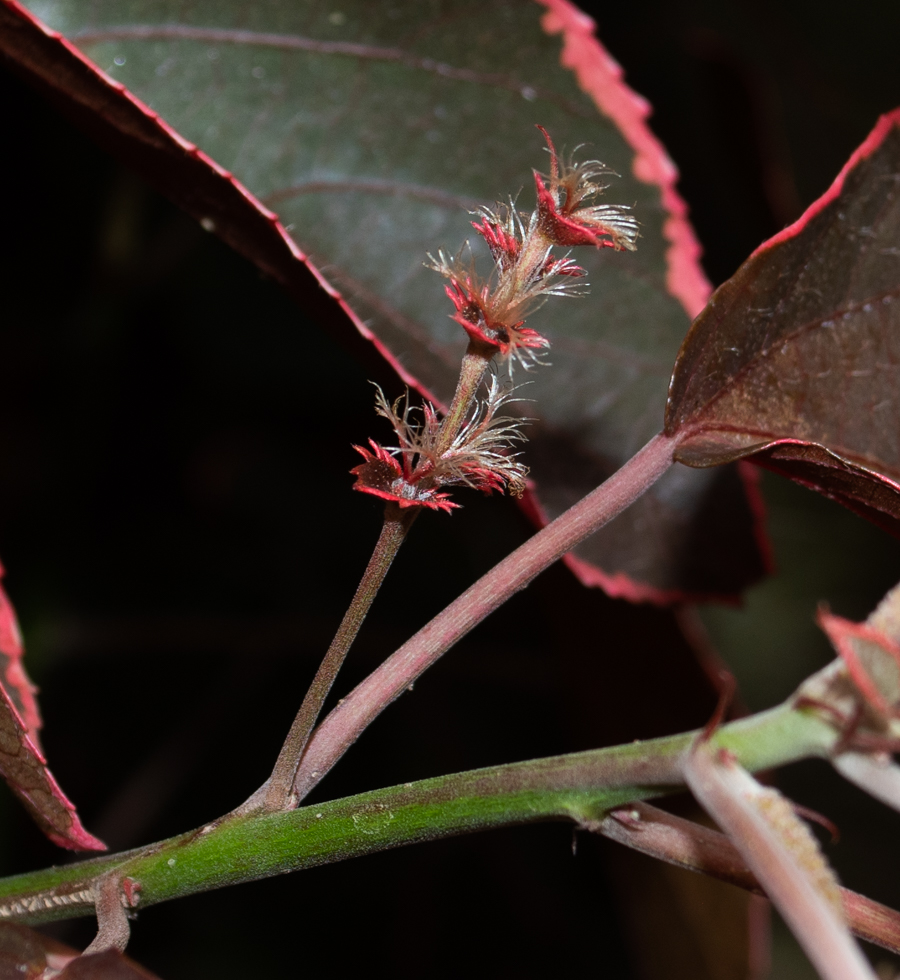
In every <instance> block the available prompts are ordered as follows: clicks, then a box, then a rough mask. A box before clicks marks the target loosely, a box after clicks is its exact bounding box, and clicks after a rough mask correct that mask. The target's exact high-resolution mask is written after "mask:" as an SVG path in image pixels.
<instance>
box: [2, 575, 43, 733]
mask: <svg viewBox="0 0 900 980" xmlns="http://www.w3.org/2000/svg"><path fill="white" fill-rule="evenodd" d="M3 574H4V572H3V565H2V564H0V579H2V578H3ZM24 653H25V651H24V649H23V647H22V634H21V632H20V631H19V624H18V622H17V620H16V612H15V610H14V609H13V607H12V603H11V602H10V601H9V598H8V596H7V595H6V593H5V592H4V591H3V586H2V585H0V688H2V689H3V690H4V691H5V692H6V694H7V695H8V697H9V699H10V701H12V703H13V705H14V706H15V709H16V711H18V713H19V718H20V719H21V721H22V724H23V725H24V726H25V728H26V730H27V731H28V734H29V735H30V736H31V741H32V742H34V744H35V745H36V746H37V747H38V748H40V747H41V743H40V741H39V740H38V731H39V730H40V727H41V715H40V712H39V711H38V706H37V701H36V700H35V697H34V695H35V691H36V690H37V689H36V688H35V686H34V685H33V684H32V683H31V681H30V680H29V679H28V675H27V674H26V673H25V667H24V665H23V663H22V656H23V654H24Z"/></svg>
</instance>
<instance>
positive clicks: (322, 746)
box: [248, 434, 678, 803]
mask: <svg viewBox="0 0 900 980" xmlns="http://www.w3.org/2000/svg"><path fill="white" fill-rule="evenodd" d="M677 445H678V440H677V438H674V437H669V436H666V435H663V434H660V435H657V436H654V438H653V439H651V440H650V442H648V443H647V445H646V446H644V448H643V449H641V450H640V451H639V452H638V453H637V454H636V455H635V456H633V457H632V458H631V459H630V460H629V461H628V462H627V463H626V464H625V465H624V466H623V467H622V468H621V469H620V470H618V471H617V472H616V473H614V474H613V475H612V476H611V477H610V478H609V479H608V480H607V481H606V482H605V483H602V484H601V485H600V486H599V487H597V489H596V490H594V491H593V492H592V493H589V494H588V495H587V496H586V497H584V498H583V499H582V500H580V501H579V502H578V503H577V504H575V505H574V506H573V507H570V508H569V510H567V511H566V512H565V513H564V514H561V515H560V516H559V517H557V518H556V520H555V521H553V522H552V523H550V524H548V525H547V526H546V527H545V528H543V529H542V530H541V531H539V532H538V533H537V534H535V535H534V537H532V538H530V539H529V540H528V541H526V542H525V544H523V545H522V546H521V547H520V548H517V549H516V550H515V551H514V552H513V553H512V554H511V555H509V556H508V557H506V558H505V559H504V560H503V561H501V562H500V563H499V564H498V565H496V566H495V567H494V568H492V569H491V571H489V572H488V573H487V574H486V575H484V576H482V578H480V579H479V580H478V581H477V582H476V583H475V584H474V585H473V586H471V588H469V589H467V590H466V591H465V592H464V593H463V594H462V595H461V596H460V597H459V598H458V599H456V600H455V601H454V602H452V603H451V604H450V605H449V606H447V608H446V609H445V610H444V611H443V612H441V613H440V614H439V615H438V616H436V617H435V618H434V619H433V620H432V621H431V622H430V623H429V624H428V625H427V626H425V627H423V628H422V629H421V630H419V632H418V633H417V634H416V635H415V636H414V637H413V638H412V639H411V640H409V641H408V642H407V643H405V644H404V645H403V646H402V647H400V649H399V650H397V651H396V653H394V654H393V655H392V656H390V657H389V658H388V659H387V660H386V661H385V662H384V663H383V664H382V665H381V666H380V667H378V668H377V669H376V670H375V671H373V672H372V673H371V674H370V675H369V676H368V677H367V678H366V679H365V680H364V681H363V682H362V683H361V684H359V685H358V686H357V687H356V688H355V689H354V690H353V691H352V692H351V693H350V694H349V695H348V696H347V697H346V698H344V700H343V701H342V703H341V704H339V705H338V706H337V707H336V708H335V709H334V710H333V711H332V712H331V713H330V714H329V715H328V717H327V718H325V720H324V721H323V722H322V724H321V725H319V727H318V728H317V729H316V731H315V732H314V733H313V736H312V738H311V739H310V741H309V744H308V745H307V747H306V753H305V755H304V757H303V762H302V763H301V765H300V769H299V771H298V773H297V779H296V781H295V783H294V792H295V794H296V795H297V798H298V799H303V797H305V796H306V795H307V794H308V793H309V792H310V790H311V789H312V788H313V787H314V786H315V785H316V784H317V783H318V782H319V781H320V780H321V779H322V777H323V776H324V775H325V773H327V772H328V771H329V770H330V769H331V768H332V767H333V766H334V764H335V763H336V762H337V761H338V760H339V759H340V758H341V756H342V755H343V754H344V753H345V752H346V751H347V749H349V748H350V746H351V745H352V744H353V743H354V742H355V741H356V740H357V738H359V736H360V735H361V734H362V732H363V731H364V730H365V729H366V727H367V726H368V725H370V724H371V723H372V721H374V719H375V718H377V717H378V715H380V714H381V712H382V711H383V710H384V709H385V708H386V707H387V706H388V705H389V704H390V703H391V702H392V701H394V700H395V699H396V698H398V697H399V696H400V695H401V694H402V693H403V692H404V691H405V690H407V688H409V686H410V685H411V684H412V683H413V682H414V681H415V680H416V679H417V678H418V677H419V676H420V675H421V674H422V673H424V672H425V671H426V670H427V669H428V668H429V667H430V666H431V665H432V664H434V663H435V662H436V661H437V660H438V659H440V657H442V656H443V654H444V653H446V652H447V650H449V649H450V648H451V647H452V646H453V645H454V644H455V643H456V642H457V641H458V640H460V639H462V637H464V636H465V635H466V634H467V633H468V632H469V631H470V630H471V629H473V628H474V627H475V626H477V625H478V624H479V623H480V622H481V621H482V620H483V619H485V618H486V617H487V616H488V615H490V613H492V612H493V611H494V610H495V609H497V608H499V607H500V606H502V605H503V603H504V602H506V601H507V599H509V598H510V597H511V596H513V595H514V594H515V593H516V592H519V591H521V590H522V589H524V588H525V587H526V586H527V585H528V584H529V583H530V582H531V581H532V579H534V578H536V577H537V575H539V574H540V573H541V572H542V571H544V569H546V568H548V567H549V566H550V565H552V564H553V562H555V561H556V560H557V559H559V558H561V557H562V556H563V555H564V554H566V553H567V552H568V551H571V550H572V548H574V547H575V545H577V544H578V543H579V542H581V541H583V540H584V539H585V538H587V537H589V536H590V535H591V534H593V533H594V532H595V531H599V530H600V528H601V527H603V525H604V524H607V523H608V522H609V521H611V520H612V519H613V518H614V517H616V516H617V515H619V514H620V513H621V512H622V511H623V510H625V508H626V507H628V506H629V504H632V503H633V502H634V501H635V500H637V498H638V497H640V496H641V494H643V493H644V491H645V490H647V489H648V488H649V487H651V486H653V484H654V483H655V482H656V481H657V480H658V479H659V478H660V477H661V476H662V475H663V473H665V472H666V470H668V469H669V467H670V466H671V465H672V457H673V453H674V452H675V449H676V447H677ZM263 790H264V788H263ZM258 792H262V791H258ZM255 795H258V794H255ZM253 798H254V797H251V800H252V799H253ZM249 802H250V801H248V803H249Z"/></svg>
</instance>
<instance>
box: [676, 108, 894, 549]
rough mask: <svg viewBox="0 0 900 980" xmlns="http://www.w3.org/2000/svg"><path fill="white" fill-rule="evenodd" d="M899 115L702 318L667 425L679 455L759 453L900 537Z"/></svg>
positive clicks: (696, 458)
mask: <svg viewBox="0 0 900 980" xmlns="http://www.w3.org/2000/svg"><path fill="white" fill-rule="evenodd" d="M898 418H900V110H895V111H894V112H893V113H890V114H889V115H886V116H883V117H882V118H881V120H879V122H878V124H877V126H876V127H875V129H874V130H873V131H872V133H871V134H870V136H869V137H868V139H867V140H866V141H865V142H864V143H863V144H862V146H861V147H860V148H859V149H858V150H857V151H856V153H854V155H853V157H851V159H850V161H849V163H848V164H847V166H846V167H845V168H844V170H843V171H842V172H841V174H840V175H839V176H838V178H837V179H836V180H835V182H834V184H833V185H832V187H831V188H830V189H829V191H828V192H827V193H826V194H825V195H824V196H823V197H822V198H820V199H819V200H818V201H817V202H816V203H815V204H813V205H812V206H811V207H810V208H809V209H808V211H807V212H806V214H804V215H803V217H801V218H800V219H799V220H798V221H797V222H796V223H795V224H794V225H792V226H790V227H789V228H787V229H785V231H783V232H781V233H780V234H778V235H776V236H775V237H774V238H773V239H771V240H770V241H769V242H766V243H765V244H764V245H762V246H761V247H760V248H759V249H757V250H756V252H754V254H753V255H752V256H751V257H750V258H749V259H748V260H747V262H745V263H744V265H743V266H742V267H741V268H740V269H739V270H738V272H737V273H736V274H735V275H734V277H733V278H732V279H730V280H729V281H728V282H727V283H725V284H724V285H723V286H721V287H720V288H719V289H718V290H717V291H716V293H715V294H714V296H713V297H712V299H711V301H710V303H709V306H708V307H707V308H706V310H705V311H704V312H703V313H702V314H701V315H700V316H699V317H698V318H697V320H696V321H695V323H694V325H693V327H692V328H691V331H690V333H689V334H688V337H687V339H686V340H685V343H684V346H683V347H682V350H681V352H680V354H679V355H678V361H677V363H676V367H675V372H674V375H673V378H672V383H671V388H670V396H669V404H668V409H667V415H666V429H667V431H668V432H669V433H670V434H676V433H678V434H679V438H680V440H681V441H680V445H679V449H678V452H677V458H678V459H680V460H681V461H682V462H684V463H687V464H689V465H691V466H716V465H719V464H720V463H723V462H728V461H731V460H735V459H742V458H746V457H750V458H751V459H752V460H753V461H754V462H757V463H760V464H761V465H763V466H766V467H768V468H770V469H773V470H776V471H778V472H781V473H783V474H785V475H787V476H790V477H792V478H793V479H795V480H797V481H798V482H800V483H803V484H805V485H807V486H810V487H812V488H814V489H816V490H819V491H820V492H822V493H825V494H827V495H828V496H830V497H833V498H834V499H836V500H838V501H840V502H841V503H843V504H845V505H846V506H848V507H849V508H851V509H852V510H854V511H856V512H857V513H859V514H861V515H863V516H864V517H867V518H868V519H870V520H872V521H873V522H874V523H876V524H878V525H879V526H881V527H883V528H885V529H887V530H889V531H891V532H892V533H894V534H898V535H900V425H898Z"/></svg>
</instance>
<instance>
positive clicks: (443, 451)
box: [350, 376, 528, 513]
mask: <svg viewBox="0 0 900 980" xmlns="http://www.w3.org/2000/svg"><path fill="white" fill-rule="evenodd" d="M376 388H377V386H376ZM377 391H378V394H377V395H376V399H375V410H376V411H377V412H378V414H379V415H381V416H383V417H384V418H386V419H387V420H388V421H389V422H390V423H391V425H392V426H393V427H394V433H395V435H396V436H397V440H398V443H399V445H398V446H395V447H390V448H387V449H386V448H385V447H384V446H380V445H379V444H378V443H377V442H374V441H373V440H372V439H370V440H369V445H370V446H371V447H372V452H369V450H368V449H364V448H363V447H362V446H354V447H353V448H354V449H355V450H356V451H357V452H358V453H359V454H360V455H361V456H362V457H363V459H364V460H365V462H363V463H361V464H360V465H359V466H356V467H354V468H353V469H352V470H351V471H350V472H351V473H353V474H354V475H355V476H356V483H355V484H354V487H353V489H354V490H361V491H362V492H363V493H371V494H373V495H374V496H376V497H381V498H382V499H384V500H393V501H394V502H395V503H398V504H399V505H400V506H401V507H429V508H431V509H432V510H444V511H447V512H448V513H449V512H450V511H451V510H452V509H453V508H455V507H458V506H459V504H454V503H453V502H452V501H451V500H449V499H448V498H449V495H448V494H446V493H442V492H441V488H442V487H446V486H467V487H472V488H473V489H475V490H482V491H484V492H485V493H492V492H493V491H495V490H503V489H504V488H505V487H509V488H510V491H511V492H512V493H513V494H514V495H515V496H520V495H521V493H522V491H523V490H524V488H525V477H526V476H527V474H528V470H527V468H526V467H525V466H523V465H522V463H520V462H519V460H518V459H517V457H516V454H514V453H512V454H511V453H510V452H509V448H510V447H511V446H512V445H513V444H514V443H516V442H520V441H522V440H523V439H524V436H523V435H522V433H521V432H520V431H519V426H520V425H521V422H522V421H523V420H521V419H514V418H510V417H508V416H498V415H497V410H498V409H499V408H500V407H501V406H502V405H503V404H504V403H505V402H506V401H508V400H509V395H508V393H507V392H504V391H503V389H502V388H501V386H500V382H499V380H498V379H497V377H496V376H494V377H493V378H492V379H491V385H490V390H489V392H488V395H487V397H486V398H485V400H484V401H483V402H481V403H479V402H477V401H476V402H475V406H474V409H473V411H472V415H471V417H470V418H469V419H468V421H466V422H465V423H464V424H463V425H462V426H461V427H460V430H459V432H457V434H456V436H455V437H454V438H453V439H452V440H451V441H450V443H449V445H446V446H445V445H444V444H442V443H441V423H440V421H439V419H438V417H437V413H436V412H435V411H434V407H433V406H432V405H428V404H426V405H424V406H423V408H422V416H423V418H422V421H421V422H413V421H411V420H410V413H411V412H413V411H416V409H414V408H411V407H410V405H409V400H408V398H407V399H406V400H403V399H399V398H398V399H397V401H395V402H394V404H393V405H391V404H389V403H388V401H387V399H386V398H385V397H384V393H383V392H382V391H381V389H380V388H377Z"/></svg>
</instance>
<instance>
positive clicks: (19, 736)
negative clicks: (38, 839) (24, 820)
mask: <svg viewBox="0 0 900 980" xmlns="http://www.w3.org/2000/svg"><path fill="white" fill-rule="evenodd" d="M0 573H2V566H0ZM22 654H23V649H22V639H21V634H20V632H19V626H18V622H17V621H16V614H15V610H14V609H13V607H12V604H11V603H10V601H9V599H8V598H7V596H6V593H5V592H4V590H3V588H2V587H0V664H2V668H3V669H2V671H0V775H2V776H3V778H4V779H5V780H6V782H7V783H8V784H9V787H10V789H11V790H12V791H13V792H14V793H15V794H16V796H18V797H19V799H20V800H21V801H22V803H23V804H24V805H25V807H26V809H27V810H28V812H29V813H30V814H31V816H32V817H33V818H34V821H35V823H37V825H38V826H39V827H40V828H41V830H43V832H44V833H45V834H46V835H47V836H48V837H49V838H50V840H52V841H53V842H54V843H55V844H59V845H60V847H67V848H70V849H72V850H76V851H85V850H87V851H95V850H101V851H102V850H105V849H106V846H105V845H104V844H103V842H102V841H99V840H97V838H96V837H93V836H91V834H89V833H88V832H87V831H86V830H85V829H84V827H83V826H82V825H81V821H80V820H79V818H78V814H77V813H76V812H75V807H73V806H72V804H71V803H70V802H69V800H68V799H67V798H66V796H65V794H64V793H63V791H62V790H61V789H60V788H59V784H58V783H57V782H56V780H55V779H54V778H53V774H52V773H51V772H50V770H49V769H48V768H47V760H46V759H45V758H44V756H43V754H42V752H41V749H40V743H39V742H38V741H37V729H38V727H39V726H40V717H39V715H38V711H37V703H36V701H35V699H34V688H33V687H32V686H31V683H30V682H29V680H28V678H27V677H26V676H25V672H24V670H23V669H22V663H21V661H22Z"/></svg>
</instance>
